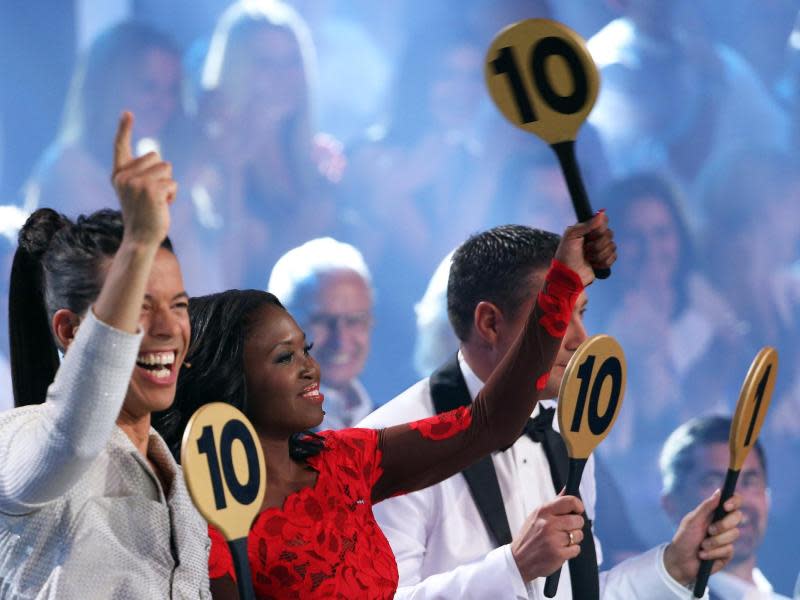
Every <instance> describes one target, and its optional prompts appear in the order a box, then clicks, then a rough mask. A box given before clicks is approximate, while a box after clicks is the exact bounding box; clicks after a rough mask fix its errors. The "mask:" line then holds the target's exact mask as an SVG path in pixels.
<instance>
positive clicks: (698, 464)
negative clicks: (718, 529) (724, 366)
mask: <svg viewBox="0 0 800 600" xmlns="http://www.w3.org/2000/svg"><path fill="white" fill-rule="evenodd" d="M730 430H731V419H730V417H724V416H717V415H711V416H706V417H696V418H694V419H691V420H690V421H687V422H686V423H684V424H682V425H681V426H680V427H678V428H677V429H676V430H675V431H673V432H672V434H671V435H670V436H669V438H668V439H667V441H666V443H665V444H664V448H663V450H662V452H661V458H660V461H659V464H660V467H661V477H662V481H663V491H662V499H661V502H662V506H663V507H664V511H665V512H666V513H667V515H668V516H669V519H670V521H671V522H672V524H673V526H675V527H677V526H678V524H679V523H680V521H681V519H682V518H683V515H684V514H686V511H687V510H691V508H692V507H693V506H695V505H696V504H697V501H698V499H702V498H706V497H708V495H710V494H712V493H713V492H714V490H715V489H721V488H722V487H723V484H724V482H725V475H726V473H727V471H728V465H729V461H730V446H729V444H728V438H729V435H730ZM736 493H737V494H739V495H740V496H741V497H742V506H741V508H740V510H741V511H742V513H743V514H744V520H743V521H742V524H741V525H740V526H739V538H738V539H737V540H736V542H735V545H734V555H733V559H732V560H731V561H730V563H728V564H727V565H726V566H725V568H724V569H723V570H722V571H720V572H719V573H716V574H715V575H712V576H711V578H710V579H709V582H708V587H709V597H710V600H788V598H787V597H786V596H783V595H781V594H776V593H775V592H774V590H773V587H772V585H771V584H770V582H769V580H768V579H767V578H766V577H765V576H764V573H762V572H761V570H760V569H759V568H758V566H757V563H758V553H759V548H760V546H761V544H762V543H763V541H764V535H765V533H766V530H767V521H768V520H769V510H770V492H769V485H768V482H767V457H766V455H765V453H764V447H763V445H762V444H761V442H760V441H756V443H755V444H754V446H753V448H752V449H751V451H750V452H749V453H748V455H747V458H746V459H745V461H744V464H743V465H742V467H741V469H740V472H739V478H738V482H737V486H736Z"/></svg>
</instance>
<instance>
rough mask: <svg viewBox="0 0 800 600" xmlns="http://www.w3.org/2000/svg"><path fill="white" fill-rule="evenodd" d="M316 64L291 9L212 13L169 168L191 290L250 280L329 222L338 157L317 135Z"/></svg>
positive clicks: (251, 4) (252, 283) (269, 5)
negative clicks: (175, 172)
mask: <svg viewBox="0 0 800 600" xmlns="http://www.w3.org/2000/svg"><path fill="white" fill-rule="evenodd" d="M315 72H316V67H315V58H314V46H313V43H312V41H311V37H310V35H309V32H308V29H307V27H306V25H305V23H304V21H303V20H302V18H301V17H300V16H299V15H298V14H297V13H296V12H295V11H294V10H293V9H291V8H290V7H289V6H287V5H284V4H282V3H280V2H271V1H269V0H261V1H259V0H243V1H242V2H238V3H236V4H233V5H232V6H231V7H230V8H228V10H226V11H225V13H223V15H222V16H221V17H220V20H219V21H218V23H217V26H216V29H215V30H214V34H213V36H212V38H211V42H210V45H209V48H208V54H207V56H206V58H205V64H204V66H203V73H202V91H201V94H202V95H201V97H200V98H198V99H197V107H198V109H197V115H196V116H195V122H194V130H193V134H194V135H193V138H192V140H191V143H190V144H189V145H188V146H187V147H185V148H184V150H185V151H186V152H187V153H188V155H187V156H186V157H185V159H184V161H183V164H182V169H181V176H180V177H179V178H180V180H181V183H182V185H183V186H184V188H185V189H186V197H187V202H186V203H184V205H183V212H184V214H182V215H179V216H178V217H177V221H178V222H177V223H176V226H177V227H176V236H175V237H176V239H182V240H183V244H181V246H180V248H181V249H184V250H185V254H186V259H185V263H184V264H185V276H186V281H187V286H189V289H190V290H191V291H192V292H193V293H198V294H199V293H205V292H211V291H214V290H219V289H225V288H230V287H241V286H244V287H255V288H260V287H262V286H263V282H262V281H261V280H262V278H263V273H264V268H265V266H268V265H271V264H272V263H274V261H275V259H276V258H277V257H278V256H280V255H281V253H283V252H285V251H287V250H288V249H290V248H292V247H293V246H296V245H297V244H299V243H302V242H303V241H304V240H307V239H309V238H313V237H317V236H318V235H320V234H321V233H325V232H328V231H329V228H330V226H331V224H332V222H333V219H334V206H333V195H332V190H331V186H332V185H333V182H334V181H335V180H338V179H339V177H340V176H341V171H342V168H343V166H342V165H343V157H342V156H341V151H340V148H339V146H338V144H337V143H336V142H335V141H333V140H331V139H330V138H323V137H320V136H317V135H315V133H316V132H315V126H314V121H313V118H312V112H311V107H312V100H311V96H312V94H313V93H314V88H313V81H314V77H315ZM185 213H189V214H185ZM232 231H235V232H236V235H235V236H231V235H230V232H232Z"/></svg>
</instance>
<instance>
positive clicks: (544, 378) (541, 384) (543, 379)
mask: <svg viewBox="0 0 800 600" xmlns="http://www.w3.org/2000/svg"><path fill="white" fill-rule="evenodd" d="M549 379H550V372H549V371H548V372H547V373H542V375H541V376H540V377H539V379H537V380H536V390H537V391H539V392H541V391H542V390H543V389H544V388H545V387H547V382H548V380H549Z"/></svg>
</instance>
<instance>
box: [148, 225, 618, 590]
mask: <svg viewBox="0 0 800 600" xmlns="http://www.w3.org/2000/svg"><path fill="white" fill-rule="evenodd" d="M607 223H608V220H607V217H606V216H605V215H604V214H600V215H598V216H596V217H595V218H594V219H592V220H591V221H589V222H588V223H587V224H580V225H576V226H574V227H572V228H569V229H568V230H567V231H566V233H565V234H564V237H563V239H562V241H561V244H560V245H559V248H558V250H557V252H556V260H554V261H553V264H552V266H551V267H550V270H549V271H548V274H547V277H546V279H545V284H544V286H543V288H542V290H541V292H540V293H539V296H538V299H537V302H535V303H534V305H533V308H532V310H531V313H530V315H529V316H528V318H527V324H526V326H525V328H524V330H523V332H522V334H521V335H520V337H519V338H518V339H517V340H516V341H515V343H514V345H513V346H512V348H511V349H510V351H509V352H508V354H507V356H506V358H505V359H504V361H503V362H502V364H501V365H500V367H498V369H497V370H496V371H495V372H494V374H493V375H492V376H491V377H490V378H489V380H488V381H487V383H486V385H485V387H484V388H483V390H482V391H481V392H480V393H479V394H478V396H477V398H476V399H475V401H474V402H473V404H472V405H471V406H470V407H469V408H460V409H457V410H455V411H452V412H450V413H445V414H442V415H439V416H437V417H433V418H429V419H425V420H422V421H417V422H414V423H409V424H406V425H400V426H396V427H389V428H387V429H382V430H370V429H344V430H340V431H325V432H322V433H320V434H318V435H316V434H312V433H307V431H308V430H309V429H311V428H312V427H315V426H316V425H318V424H319V423H320V422H321V421H322V417H323V414H324V413H323V409H322V401H323V398H322V395H321V394H320V393H319V380H320V372H319V365H318V364H317V363H316V361H315V360H314V359H313V358H312V357H311V355H310V354H309V350H310V349H311V346H310V344H308V343H307V341H306V339H305V335H304V333H303V332H302V331H301V330H300V328H299V327H298V326H297V324H296V323H295V321H294V319H292V317H291V315H289V313H288V312H286V310H285V309H284V308H283V307H282V306H281V304H280V303H279V302H278V300H277V299H276V298H275V297H274V296H272V295H271V294H268V293H266V292H259V291H255V290H247V291H240V290H231V291H228V292H223V293H221V294H213V295H210V296H204V297H200V298H195V299H192V301H191V304H190V316H191V324H192V332H193V343H192V347H191V348H190V351H189V355H188V356H187V360H188V361H189V362H190V363H191V364H192V368H191V369H183V370H182V372H181V376H180V379H179V382H178V393H177V397H176V401H175V405H174V407H175V410H174V412H172V413H171V414H167V415H165V416H164V417H163V418H162V420H161V423H160V428H161V429H162V431H164V432H165V434H166V436H168V439H169V438H171V439H172V440H173V441H175V442H177V441H178V440H179V438H180V435H179V434H180V433H181V432H182V430H183V426H184V425H185V423H186V421H187V420H188V418H189V417H190V416H191V414H192V413H193V412H194V411H195V410H196V409H197V408H198V407H199V406H201V405H203V404H205V403H208V402H212V401H219V400H224V401H227V402H230V403H231V404H234V405H236V406H237V407H239V408H241V409H242V410H243V411H244V412H245V414H247V416H248V418H249V419H250V420H251V421H252V423H253V425H254V427H255V428H256V430H257V432H258V434H259V439H260V441H261V444H262V447H263V450H264V454H265V456H266V460H267V472H268V473H269V485H268V486H267V492H266V496H265V498H264V504H263V507H262V512H261V513H260V514H259V515H258V517H257V518H256V520H255V522H254V524H253V527H252V529H251V531H250V535H249V539H248V554H249V557H250V564H251V570H252V573H253V583H254V586H255V590H256V594H257V596H258V597H259V598H281V599H285V598H303V599H305V598H392V597H393V595H394V592H395V590H396V588H397V582H398V573H397V565H396V563H395V559H394V556H393V554H392V550H391V548H390V547H389V544H388V542H387V540H386V538H385V537H384V535H383V533H382V532H381V530H380V528H379V527H378V525H377V523H376V522H375V519H374V517H373V515H372V505H373V504H375V503H376V502H380V501H381V500H384V499H386V498H388V497H390V496H394V495H397V494H402V493H406V492H412V491H415V490H419V489H421V488H424V487H427V486H429V485H433V484H435V483H438V482H439V481H442V480H443V479H446V478H447V477H450V476H452V475H454V474H455V473H458V472H459V471H461V470H462V469H464V468H465V467H467V466H468V465H470V464H471V463H473V462H474V461H476V460H478V459H479V458H481V457H482V456H484V455H486V454H488V453H489V452H492V451H494V450H498V449H500V448H503V447H507V446H509V445H511V444H512V443H513V442H514V441H515V440H516V438H517V437H518V436H519V433H520V431H521V430H522V427H523V425H524V423H525V420H526V419H527V418H528V417H529V415H530V414H531V412H532V411H533V408H534V405H535V403H536V402H537V400H538V392H539V391H541V390H543V389H544V386H545V383H546V381H547V377H548V374H549V371H550V368H551V366H552V363H553V360H554V358H555V356H556V353H557V351H558V349H559V345H560V343H561V338H562V337H563V335H564V333H565V331H566V328H567V324H568V323H569V320H570V318H571V314H572V309H573V306H574V304H575V301H576V299H577V297H578V295H579V294H580V293H581V291H582V290H583V287H584V286H585V285H588V284H589V283H590V282H591V281H592V279H593V275H592V269H591V267H592V266H594V267H608V266H610V265H611V264H612V263H613V262H614V259H615V258H616V253H615V252H616V247H615V245H614V243H613V241H612V239H611V238H612V234H611V231H610V230H609V229H608V226H607ZM590 265H591V266H590ZM170 426H171V427H170ZM170 429H171V432H170ZM210 535H211V539H212V549H211V558H210V565H209V569H210V572H209V575H210V577H211V579H212V591H213V592H214V593H215V594H217V597H225V598H230V597H235V596H236V588H235V584H234V570H233V564H232V559H231V556H230V554H229V552H228V548H227V545H226V543H225V541H224V540H223V538H222V536H221V535H220V534H219V533H218V532H216V531H215V530H214V529H213V528H212V529H211V530H210Z"/></svg>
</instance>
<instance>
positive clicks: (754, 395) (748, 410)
mask: <svg viewBox="0 0 800 600" xmlns="http://www.w3.org/2000/svg"><path fill="white" fill-rule="evenodd" d="M777 376H778V351H777V350H775V348H772V347H769V346H767V347H764V348H762V349H761V350H759V352H758V354H756V357H755V358H754V359H753V362H752V364H751V365H750V369H749V370H748V371H747V376H746V377H745V378H744V383H743V384H742V389H741V391H740V392H739V401H738V402H737V403H736V412H735V413H734V415H733V421H731V434H730V438H729V439H728V444H729V445H730V452H731V455H730V464H729V466H728V473H727V475H726V476H725V484H724V486H723V487H722V493H721V494H720V497H719V505H718V506H717V509H716V510H715V511H714V517H713V519H712V521H711V522H712V523H715V522H717V521H719V520H720V519H722V518H723V517H724V516H725V515H726V514H727V513H726V512H725V508H723V506H724V504H725V502H726V501H727V500H728V498H730V497H731V496H733V492H734V491H735V490H736V482H737V480H738V479H739V471H740V470H741V468H742V465H743V464H744V461H745V459H746V458H747V455H748V453H749V452H750V449H751V448H752V447H753V446H754V445H755V443H756V440H757V439H758V434H759V432H760V431H761V425H763V424H764V418H765V417H766V416H767V410H768V409H769V403H770V401H771V400H772V392H773V390H774V389H775V380H776V378H777ZM713 562H714V561H711V560H704V561H702V562H701V563H700V569H699V571H698V572H697V579H696V580H695V583H694V597H695V598H702V597H703V596H704V595H705V593H706V586H707V585H708V577H709V576H710V575H711V566H712V564H713Z"/></svg>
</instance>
